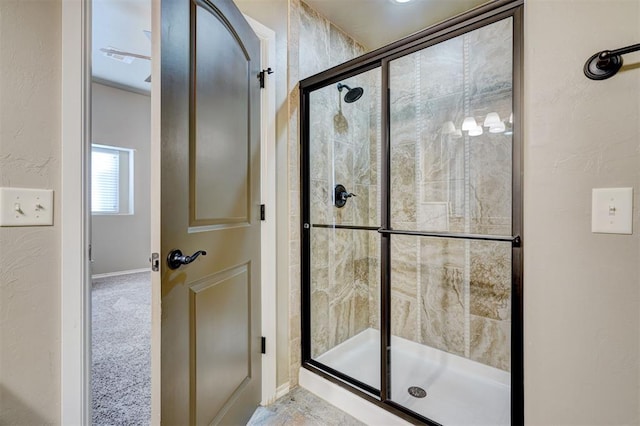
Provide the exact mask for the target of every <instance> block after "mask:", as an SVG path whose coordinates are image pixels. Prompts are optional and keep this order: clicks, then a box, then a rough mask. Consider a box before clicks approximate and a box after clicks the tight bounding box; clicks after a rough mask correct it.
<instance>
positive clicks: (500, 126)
mask: <svg viewBox="0 0 640 426" xmlns="http://www.w3.org/2000/svg"><path fill="white" fill-rule="evenodd" d="M504 129H505V126H504V123H503V122H502V121H501V122H499V123H496V124H493V125H492V126H491V127H489V133H502V132H504Z"/></svg>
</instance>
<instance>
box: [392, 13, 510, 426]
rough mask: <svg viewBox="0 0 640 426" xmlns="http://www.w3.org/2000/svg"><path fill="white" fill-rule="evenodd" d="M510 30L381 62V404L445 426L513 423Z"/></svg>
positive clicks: (487, 30) (492, 28)
mask: <svg viewBox="0 0 640 426" xmlns="http://www.w3.org/2000/svg"><path fill="white" fill-rule="evenodd" d="M512 25H513V24H512V20H511V19H504V20H502V21H499V22H496V23H493V24H490V25H487V26H484V27H482V28H479V29H476V30H474V31H471V32H468V33H466V34H463V35H461V36H459V37H455V38H451V39H449V40H447V41H444V42H442V43H438V44H436V45H433V46H429V47H427V48H424V49H420V50H417V51H414V52H412V53H409V54H404V55H403V56H399V57H397V58H392V59H390V60H389V62H388V69H389V74H388V76H389V77H388V82H389V103H388V105H389V117H390V120H389V135H390V138H389V139H390V159H389V160H390V163H389V164H390V166H389V171H390V178H389V182H390V192H389V200H388V201H389V206H390V209H389V213H390V217H389V218H388V223H387V224H386V225H388V229H385V230H383V232H385V233H386V234H387V235H388V237H389V243H390V249H389V265H390V271H389V278H390V280H389V287H390V292H391V298H390V307H389V311H390V319H391V338H390V342H389V344H390V348H391V350H390V353H389V360H388V362H389V366H390V372H391V387H390V389H389V396H390V399H391V400H392V401H394V402H396V403H398V404H399V405H401V406H403V407H406V408H409V409H410V410H412V411H414V412H416V413H419V414H421V415H423V416H425V417H427V418H429V419H432V420H435V421H437V422H441V423H444V424H465V425H467V424H469V425H470V424H478V423H480V424H491V425H507V424H509V423H510V402H511V400H510V365H511V345H510V338H511V298H512V294H511V283H512V275H513V274H512V268H511V264H512V259H511V256H512V254H511V251H512V240H513V237H512V181H513V179H512V170H513V162H512V158H513V150H512V134H513V132H512V130H511V129H512V122H513V113H512V111H513V109H512V106H513V96H512V87H513V83H512V70H513V62H512V52H513V39H512V34H513V29H512ZM452 234H453V235H452ZM452 237H454V238H452ZM461 407H464V409H461Z"/></svg>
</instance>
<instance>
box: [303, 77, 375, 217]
mask: <svg viewBox="0 0 640 426" xmlns="http://www.w3.org/2000/svg"><path fill="white" fill-rule="evenodd" d="M340 84H341V85H342V84H345V85H347V87H343V88H342V90H341V91H339V90H338V84H332V85H330V86H326V87H324V88H321V89H319V90H316V91H314V92H312V93H311V94H310V105H309V117H310V119H309V126H310V128H309V139H310V140H309V158H310V159H309V163H310V164H309V175H310V176H309V177H310V184H311V223H314V224H325V225H326V224H338V225H351V226H379V223H380V209H379V207H378V206H379V205H380V200H379V198H378V197H379V194H380V190H379V184H380V182H379V179H378V169H379V167H378V165H379V164H380V127H381V116H380V114H381V112H380V69H379V68H376V69H373V70H371V71H367V72H365V73H363V74H359V75H357V76H354V77H351V78H349V79H346V80H344V81H342V82H341V83H340ZM357 88H361V89H362V95H361V97H360V98H358V99H357V100H355V101H353V102H350V103H349V102H345V98H346V99H347V100H352V99H354V98H356V97H357V95H358V91H357ZM349 89H351V90H349ZM336 185H342V186H343V187H344V188H345V191H346V192H347V193H349V194H355V195H354V196H351V197H348V198H347V199H346V202H345V203H344V205H343V206H342V207H336V205H335V202H334V201H335V199H334V194H335V188H336Z"/></svg>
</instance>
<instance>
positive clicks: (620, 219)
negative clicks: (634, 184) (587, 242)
mask: <svg viewBox="0 0 640 426" xmlns="http://www.w3.org/2000/svg"><path fill="white" fill-rule="evenodd" d="M591 200H592V202H591V232H597V233H602V234H631V233H633V229H632V227H633V188H594V189H593V192H592V199H591Z"/></svg>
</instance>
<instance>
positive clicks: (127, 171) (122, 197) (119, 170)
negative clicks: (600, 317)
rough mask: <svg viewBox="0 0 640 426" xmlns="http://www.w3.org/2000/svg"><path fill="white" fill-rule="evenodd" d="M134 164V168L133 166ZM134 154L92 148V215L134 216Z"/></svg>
mask: <svg viewBox="0 0 640 426" xmlns="http://www.w3.org/2000/svg"><path fill="white" fill-rule="evenodd" d="M130 163H131V164H130ZM132 163H133V152H132V150H128V149H123V148H116V147H109V146H104V145H93V146H92V149H91V212H92V213H94V214H127V213H131V212H130V208H129V204H131V205H132V202H131V203H130V202H129V197H130V196H132V195H133V191H132V190H130V189H131V188H130V185H131V183H132V175H131V172H132V169H133V167H132V166H133V164H132Z"/></svg>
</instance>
